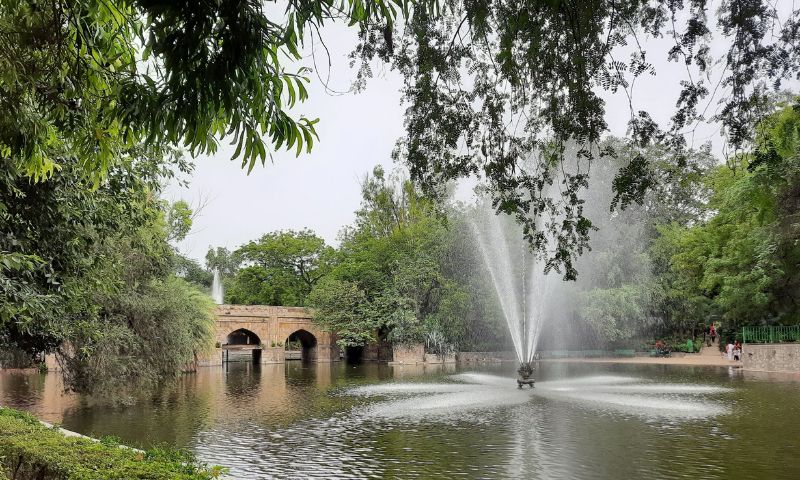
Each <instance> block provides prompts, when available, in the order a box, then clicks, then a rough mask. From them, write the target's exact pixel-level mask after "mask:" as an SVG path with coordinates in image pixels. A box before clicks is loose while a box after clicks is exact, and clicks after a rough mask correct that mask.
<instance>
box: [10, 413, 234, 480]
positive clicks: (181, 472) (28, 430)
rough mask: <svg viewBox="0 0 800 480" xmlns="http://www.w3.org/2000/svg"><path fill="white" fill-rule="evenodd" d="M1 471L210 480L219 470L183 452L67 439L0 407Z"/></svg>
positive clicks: (24, 478) (21, 476) (87, 478)
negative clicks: (141, 448)
mask: <svg viewBox="0 0 800 480" xmlns="http://www.w3.org/2000/svg"><path fill="white" fill-rule="evenodd" d="M0 466H1V467H2V473H3V474H5V476H6V477H7V478H9V479H14V480H29V479H41V480H67V479H69V480H95V479H97V480H105V479H108V480H111V479H114V480H118V479H148V480H161V479H177V480H209V479H213V478H217V477H219V476H220V474H221V473H222V469H221V468H219V467H207V466H205V465H202V464H199V463H198V462H196V461H195V459H194V458H193V457H192V456H191V454H188V453H185V452H176V451H172V450H166V449H158V448H156V449H151V450H148V451H144V452H142V451H139V450H133V449H129V448H122V447H120V445H119V444H118V443H116V442H115V441H113V440H103V441H92V440H90V439H86V438H79V437H67V436H65V435H64V434H63V433H61V432H60V431H58V430H56V429H52V428H47V427H46V426H44V425H42V424H41V423H39V421H38V420H37V419H36V417H34V416H32V415H30V414H27V413H24V412H19V411H17V410H12V409H9V408H2V407H0Z"/></svg>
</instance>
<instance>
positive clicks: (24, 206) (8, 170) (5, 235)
mask: <svg viewBox="0 0 800 480" xmlns="http://www.w3.org/2000/svg"><path fill="white" fill-rule="evenodd" d="M148 152H150V150H147V149H136V150H132V151H131V155H136V158H132V159H131V160H129V162H128V163H127V164H126V165H125V166H124V167H122V166H120V167H119V168H116V167H115V168H113V169H111V170H110V171H109V173H108V175H107V176H106V178H105V180H103V181H102V182H100V183H99V184H97V185H96V186H95V185H94V184H93V182H89V181H87V179H86V178H85V176H84V175H83V174H82V167H81V165H80V163H79V162H77V161H72V162H68V161H64V162H63V163H62V165H61V168H60V169H59V170H58V171H57V172H55V173H54V174H53V175H52V177H51V178H49V179H48V180H47V181H46V182H41V183H36V182H34V181H32V180H31V179H30V178H28V177H27V175H26V173H25V172H24V171H22V170H21V169H19V168H16V167H15V165H14V164H13V163H12V162H10V161H8V160H4V162H5V168H3V169H2V172H3V173H2V174H1V175H0V215H2V218H3V221H2V222H0V229H1V232H2V234H1V235H0V252H2V254H1V255H2V260H0V262H1V263H2V265H3V267H2V269H1V271H0V289H2V291H0V298H2V307H0V312H2V316H1V317H0V342H2V344H3V347H4V348H7V347H10V348H18V349H22V350H24V351H26V352H28V353H29V354H37V353H43V352H46V353H50V352H56V353H57V354H58V356H59V358H60V359H61V361H62V364H63V365H64V367H65V369H64V374H65V377H66V379H67V386H68V387H70V388H73V389H75V390H78V391H85V392H88V391H103V390H107V389H108V388H109V387H110V386H112V385H115V386H119V385H120V382H122V384H124V385H125V386H127V387H130V388H134V389H135V388H137V387H147V386H154V385H157V384H158V383H159V382H162V381H165V380H167V379H168V378H169V377H172V376H174V375H175V374H176V373H177V372H179V370H180V368H181V367H182V366H183V365H185V364H186V363H188V362H189V361H191V360H192V359H193V352H196V351H199V350H201V349H202V348H204V345H205V344H206V343H207V341H208V339H209V338H210V333H211V331H210V327H209V325H210V324H209V323H208V322H209V318H211V317H210V313H209V311H208V310H206V309H205V305H206V304H207V302H206V301H205V300H204V297H203V296H202V295H201V294H199V293H195V292H194V291H192V290H191V289H190V288H189V287H188V286H187V285H186V284H185V283H183V282H179V281H178V280H177V279H174V278H173V277H172V275H171V266H172V261H171V258H172V253H173V251H172V248H171V247H170V245H169V243H168V237H169V231H170V228H169V226H168V224H167V222H166V213H165V211H164V209H165V204H164V203H162V202H159V201H158V199H157V191H158V188H159V185H160V183H161V182H162V181H163V175H164V173H165V172H169V171H170V170H171V168H174V166H171V164H170V161H171V159H155V160H154V158H153V157H151V156H150V155H148ZM180 165H182V164H181V163H178V166H179V167H180ZM167 300H171V301H173V302H178V303H177V304H174V305H173V306H171V307H168V306H167V305H164V304H161V305H158V302H159V301H162V302H166V301H167ZM147 302H150V303H149V305H150V306H149V307H147V308H148V309H150V312H151V313H149V314H148V315H150V317H149V320H148V319H147V318H148V317H147V316H146V315H144V314H143V313H142V310H137V308H138V305H141V304H143V303H147ZM156 320H157V322H158V324H159V325H158V328H160V329H162V330H159V329H158V328H155V327H152V325H149V326H145V325H144V324H143V322H146V321H148V322H150V321H156ZM166 329H170V332H169V334H167V332H165V331H163V330H166ZM153 333H156V334H157V335H160V336H171V337H172V338H171V339H168V340H165V339H163V338H160V337H159V336H153ZM169 341H175V342H178V343H180V344H178V343H173V344H171V345H172V347H173V348H169V349H164V350H159V349H161V348H162V347H163V342H169ZM157 350H158V351H157ZM112 364H114V365H116V366H115V367H114V368H113V369H110V368H109V369H107V368H106V367H108V366H110V365H112Z"/></svg>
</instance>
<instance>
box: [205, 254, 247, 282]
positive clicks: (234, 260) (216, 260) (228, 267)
mask: <svg viewBox="0 0 800 480" xmlns="http://www.w3.org/2000/svg"><path fill="white" fill-rule="evenodd" d="M241 262H242V260H241V258H239V256H238V255H236V254H235V253H231V252H230V251H229V250H228V249H227V248H225V247H217V248H216V250H215V249H213V248H210V247H209V249H208V252H206V269H207V270H208V271H209V272H213V271H214V270H218V271H219V274H220V275H221V276H222V277H223V278H227V277H231V276H233V275H234V274H235V273H236V271H237V270H238V269H239V265H240V264H241Z"/></svg>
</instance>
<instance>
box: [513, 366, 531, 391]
mask: <svg viewBox="0 0 800 480" xmlns="http://www.w3.org/2000/svg"><path fill="white" fill-rule="evenodd" d="M517 374H518V375H519V377H517V387H519V388H522V386H523V385H528V386H529V387H531V388H533V384H534V379H533V365H532V364H531V362H522V363H520V364H519V368H518V369H517Z"/></svg>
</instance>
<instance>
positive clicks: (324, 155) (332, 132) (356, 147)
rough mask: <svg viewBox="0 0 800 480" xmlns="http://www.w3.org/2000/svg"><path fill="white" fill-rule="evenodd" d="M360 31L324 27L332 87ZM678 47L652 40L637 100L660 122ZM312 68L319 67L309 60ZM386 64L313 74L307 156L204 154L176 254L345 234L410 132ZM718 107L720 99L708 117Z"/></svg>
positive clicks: (615, 129)
mask: <svg viewBox="0 0 800 480" xmlns="http://www.w3.org/2000/svg"><path fill="white" fill-rule="evenodd" d="M711 11H714V10H713V9H712V10H711ZM355 33H356V31H355V29H352V28H350V29H348V28H347V27H345V26H341V25H335V26H332V27H326V29H325V31H324V35H325V37H324V38H325V42H326V44H327V46H328V48H329V50H330V53H331V61H332V63H333V66H332V70H331V79H330V86H331V87H332V88H333V89H335V90H339V91H346V90H348V88H349V86H350V83H351V81H352V79H353V78H354V71H352V70H351V69H350V68H349V59H348V58H347V55H348V53H349V52H350V51H351V49H352V47H353V46H354V45H355V41H356V36H355ZM671 45H672V40H670V39H659V40H657V41H652V40H651V41H650V42H648V43H647V44H645V46H644V47H645V50H647V51H648V60H649V61H650V62H652V63H653V64H654V65H655V68H656V72H657V75H656V76H643V77H639V79H638V80H637V82H636V89H635V96H634V108H635V110H640V109H644V110H647V111H649V113H650V114H651V115H652V116H653V117H654V118H655V119H656V120H657V121H659V122H661V123H662V125H665V124H666V122H667V121H668V120H669V117H670V116H671V115H672V113H673V112H674V108H675V101H676V99H677V96H678V92H679V89H680V86H679V81H680V80H683V79H686V78H687V74H686V69H685V67H684V66H683V64H676V63H674V62H668V61H667V60H666V53H665V52H666V51H667V49H668V48H669V47H670V46H671ZM712 47H714V46H712ZM713 50H716V49H712V53H720V52H714V51H713ZM319 51H320V49H319V48H318V49H317V65H318V66H319V67H320V68H319V73H320V75H321V76H322V77H323V78H324V77H325V76H326V72H327V66H326V63H327V59H325V58H322V57H321V56H320V54H319ZM620 53H621V56H620V57H618V58H620V59H622V60H627V59H628V58H627V54H626V53H623V52H620ZM306 64H307V65H308V66H312V67H313V63H312V59H311V57H310V56H309V57H308V58H307V59H306ZM380 69H382V67H379V68H375V69H374V73H375V77H374V78H373V79H372V80H371V81H370V82H369V83H368V85H367V88H366V90H365V91H363V92H361V93H359V94H344V95H332V94H329V93H327V92H325V89H324V88H323V86H322V84H321V82H320V81H319V79H318V78H317V76H316V74H312V75H311V78H312V84H311V85H310V86H309V97H310V98H309V99H308V100H307V101H306V102H305V103H303V104H301V105H300V106H299V107H296V108H295V109H294V110H293V112H294V114H295V115H296V116H298V115H299V114H301V113H305V114H307V115H308V116H309V117H310V118H317V117H318V118H319V119H320V122H319V123H318V124H317V132H318V134H319V140H318V141H316V142H315V143H314V147H313V149H312V151H311V153H309V154H306V153H303V154H301V155H300V157H295V155H294V153H291V152H285V151H281V152H277V153H274V154H273V157H274V160H275V161H274V163H273V164H269V163H268V164H267V165H266V166H263V167H262V166H256V167H255V168H254V169H253V171H252V172H251V173H250V175H247V174H246V170H243V169H241V168H240V162H239V161H233V162H231V161H230V157H231V155H232V153H233V147H229V146H228V145H227V143H226V142H223V145H224V146H223V147H222V148H220V151H219V152H218V153H217V154H216V155H214V156H213V157H199V158H197V159H196V160H195V164H196V168H195V172H194V174H193V175H192V177H191V178H190V179H189V180H190V182H191V184H190V186H189V188H179V187H178V186H177V185H176V184H173V185H171V186H169V188H167V190H166V192H165V197H166V198H167V199H168V200H171V201H175V200H179V199H183V200H186V201H188V202H189V203H190V204H197V203H198V202H199V201H201V199H203V198H205V199H207V205H206V206H205V208H204V209H203V210H202V212H201V214H200V216H199V217H198V218H196V219H195V223H194V227H193V229H192V232H191V233H190V234H189V236H188V237H187V238H186V239H185V240H184V241H183V242H181V243H180V244H179V245H178V248H179V250H180V251H181V252H182V253H184V254H186V255H188V256H190V257H192V258H195V259H197V260H200V261H201V263H202V261H203V258H204V256H205V253H206V251H207V250H208V248H209V246H213V247H217V246H224V247H228V248H229V249H235V248H237V247H238V246H240V245H242V244H243V243H246V242H248V241H250V240H253V239H256V238H258V237H260V236H261V235H263V234H264V233H267V232H271V231H275V230H282V229H295V230H297V229H302V228H310V229H312V230H314V231H315V232H316V233H317V234H318V235H320V236H321V237H323V238H324V239H325V240H326V241H327V242H328V243H331V244H335V243H336V236H337V234H338V232H339V230H340V229H341V228H342V227H343V226H345V225H347V224H350V223H352V221H353V220H354V213H353V212H354V211H355V210H356V209H357V208H358V207H359V204H360V200H361V194H360V185H359V182H360V180H361V179H362V178H363V177H364V175H365V174H367V173H368V172H370V171H371V170H372V168H373V167H374V166H375V165H377V164H381V165H383V166H384V167H385V168H386V170H391V169H393V168H395V165H394V164H393V163H392V160H391V158H390V153H391V151H392V149H393V147H394V144H395V142H396V141H397V139H398V138H399V137H401V136H402V135H403V132H404V130H403V113H404V110H405V107H404V106H403V105H401V104H400V93H399V89H400V87H401V86H402V80H401V78H400V76H399V74H397V73H396V72H392V71H388V70H386V69H383V70H382V71H379V70H380ZM717 70H719V69H717ZM714 80H716V79H714ZM712 88H713V86H712ZM603 98H604V99H605V100H606V102H607V115H606V120H607V122H608V124H609V127H610V130H611V134H613V135H620V136H621V135H624V134H625V129H626V127H627V122H628V120H629V118H630V109H629V107H628V99H627V96H626V95H625V93H624V92H622V91H620V92H618V93H617V94H615V95H611V94H608V93H603ZM717 100H718V99H717ZM716 106H717V105H716V100H715V101H714V104H713V105H712V107H711V109H710V110H709V116H710V115H711V114H713V111H714V108H715V107H716ZM709 140H711V141H713V142H714V144H715V148H714V150H715V151H717V152H719V150H720V148H721V142H720V140H719V133H718V127H716V126H712V125H704V126H703V127H702V128H700V129H699V130H698V133H697V134H696V135H695V138H694V145H695V146H699V145H701V144H702V143H704V142H706V141H709Z"/></svg>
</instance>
